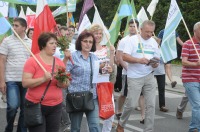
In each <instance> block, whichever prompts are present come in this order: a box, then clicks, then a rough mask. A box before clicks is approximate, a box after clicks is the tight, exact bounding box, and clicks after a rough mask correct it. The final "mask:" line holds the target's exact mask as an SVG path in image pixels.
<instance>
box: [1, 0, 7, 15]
mask: <svg viewBox="0 0 200 132" xmlns="http://www.w3.org/2000/svg"><path fill="white" fill-rule="evenodd" d="M0 12H1V14H2V15H3V16H4V17H8V2H4V1H0Z"/></svg>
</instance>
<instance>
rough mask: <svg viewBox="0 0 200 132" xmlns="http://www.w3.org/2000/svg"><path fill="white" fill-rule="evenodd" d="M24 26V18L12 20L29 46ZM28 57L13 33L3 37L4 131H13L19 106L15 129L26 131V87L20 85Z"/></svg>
mask: <svg viewBox="0 0 200 132" xmlns="http://www.w3.org/2000/svg"><path fill="white" fill-rule="evenodd" d="M26 28H27V23H26V20H25V19H23V18H15V19H14V20H13V29H14V30H15V31H16V33H17V34H18V35H19V36H20V38H21V39H22V40H23V41H24V43H25V44H26V45H27V46H28V47H29V48H31V43H32V41H31V39H29V38H28V37H27V36H26V34H25V32H26ZM19 51H20V52H19ZM29 57H30V53H29V52H28V51H27V50H26V49H25V47H24V46H23V44H22V43H21V41H20V40H19V39H18V38H17V37H16V35H14V34H13V35H11V36H9V37H7V38H5V39H4V40H3V42H2V44H1V45H0V90H1V92H2V93H3V94H5V93H6V97H7V109H6V120H7V125H6V128H5V132H12V131H13V123H14V120H15V116H16V114H17V110H18V108H19V107H20V114H19V120H18V126H17V131H18V132H27V128H26V127H25V126H24V98H25V94H26V89H25V88H24V87H23V86H22V72H23V67H24V63H25V62H26V60H27V59H28V58H29Z"/></svg>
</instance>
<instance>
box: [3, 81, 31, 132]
mask: <svg viewBox="0 0 200 132" xmlns="http://www.w3.org/2000/svg"><path fill="white" fill-rule="evenodd" d="M6 86H7V90H6V96H7V110H6V119H7V126H6V128H5V132H12V131H13V123H14V120H15V116H16V113H17V110H18V108H19V107H20V115H19V120H18V126H17V132H27V128H26V127H25V126H24V100H25V94H26V89H25V88H23V86H22V83H21V82H6Z"/></svg>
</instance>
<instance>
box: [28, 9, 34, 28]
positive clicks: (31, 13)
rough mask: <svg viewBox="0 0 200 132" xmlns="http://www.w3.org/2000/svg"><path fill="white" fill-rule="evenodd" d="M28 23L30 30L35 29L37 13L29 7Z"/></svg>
mask: <svg viewBox="0 0 200 132" xmlns="http://www.w3.org/2000/svg"><path fill="white" fill-rule="evenodd" d="M26 21H27V25H28V28H34V22H35V12H34V11H32V10H31V9H30V8H29V7H27V9H26Z"/></svg>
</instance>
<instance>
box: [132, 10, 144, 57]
mask: <svg viewBox="0 0 200 132" xmlns="http://www.w3.org/2000/svg"><path fill="white" fill-rule="evenodd" d="M132 18H133V22H134V25H135V29H136V34H137V37H138V40H139V44H140V48H141V50H142V55H143V57H145V55H144V50H143V46H142V43H141V40H140V36H139V30H138V28H137V24H136V22H135V18H134V16H133V14H132Z"/></svg>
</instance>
